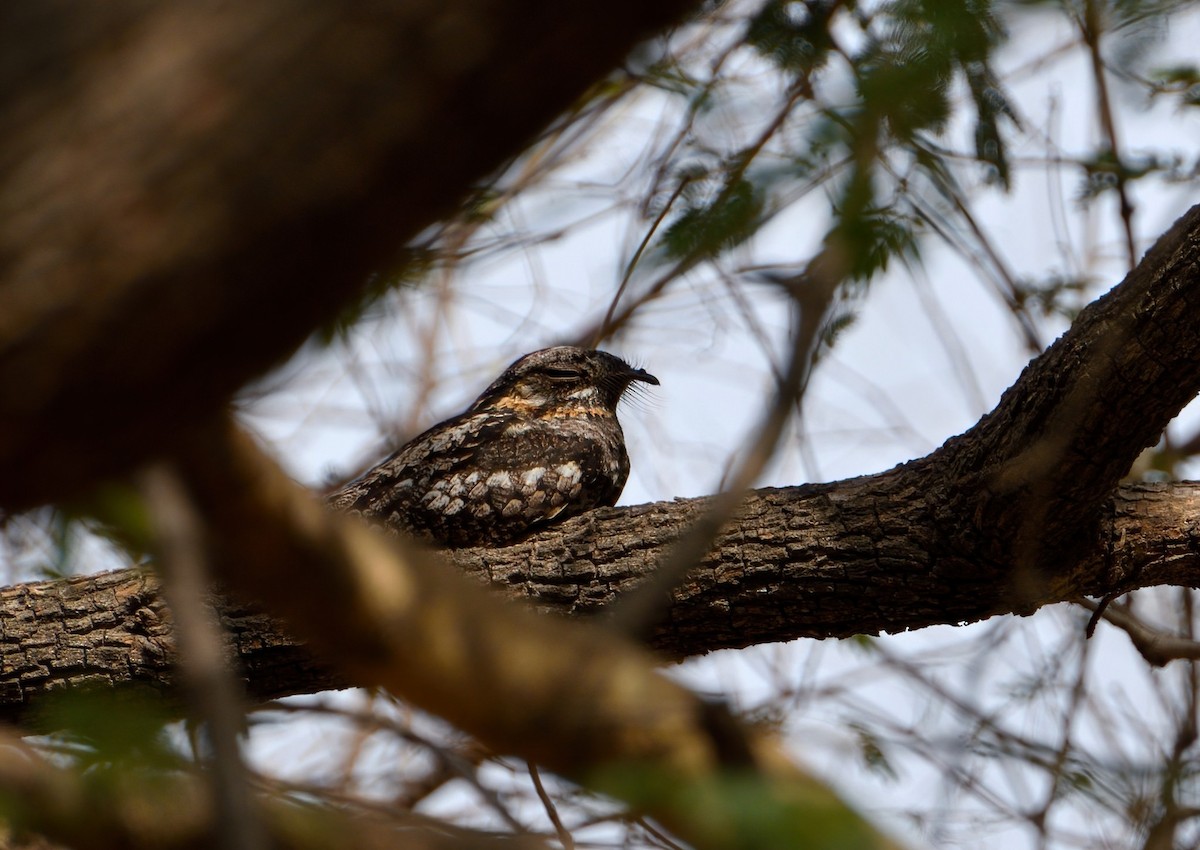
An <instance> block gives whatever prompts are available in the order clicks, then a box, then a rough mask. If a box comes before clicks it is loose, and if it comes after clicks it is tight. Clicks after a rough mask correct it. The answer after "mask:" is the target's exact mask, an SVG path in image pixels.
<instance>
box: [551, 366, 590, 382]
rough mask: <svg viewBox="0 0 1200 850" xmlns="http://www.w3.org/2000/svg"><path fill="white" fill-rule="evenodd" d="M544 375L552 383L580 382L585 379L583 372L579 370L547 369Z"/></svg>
mask: <svg viewBox="0 0 1200 850" xmlns="http://www.w3.org/2000/svg"><path fill="white" fill-rule="evenodd" d="M542 374H543V375H545V376H546V377H547V378H549V379H550V380H552V381H578V380H579V379H580V378H582V377H583V372H580V371H579V370H578V369H553V368H547V369H543V370H542Z"/></svg>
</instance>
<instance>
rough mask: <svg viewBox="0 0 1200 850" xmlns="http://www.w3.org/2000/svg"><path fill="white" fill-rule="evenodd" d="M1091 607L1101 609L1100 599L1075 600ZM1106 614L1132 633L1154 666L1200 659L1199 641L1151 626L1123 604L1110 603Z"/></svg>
mask: <svg viewBox="0 0 1200 850" xmlns="http://www.w3.org/2000/svg"><path fill="white" fill-rule="evenodd" d="M1076 601H1077V602H1078V604H1080V605H1082V606H1083V607H1084V608H1087V609H1088V610H1090V611H1097V610H1100V607H1101V606H1100V603H1097V602H1092V601H1091V600H1090V599H1079V600H1076ZM1102 616H1103V618H1104V619H1105V620H1107V621H1108V622H1110V623H1112V624H1113V625H1114V626H1116V627H1117V628H1119V629H1120V630H1121V631H1123V632H1125V634H1127V635H1129V640H1130V641H1132V642H1133V646H1134V648H1135V649H1136V650H1137V651H1138V652H1139V653H1141V655H1142V657H1143V658H1145V659H1146V662H1147V663H1149V664H1151V665H1153V666H1155V667H1164V666H1166V665H1167V664H1168V663H1169V662H1171V661H1177V660H1180V659H1190V660H1193V661H1194V660H1197V659H1200V641H1195V640H1191V639H1189V638H1185V637H1180V636H1179V635H1174V634H1170V633H1169V632H1163V631H1159V630H1158V629H1154V628H1151V627H1150V626H1147V625H1146V624H1145V623H1143V622H1142V621H1141V620H1139V619H1138V618H1137V617H1135V616H1134V615H1133V613H1132V612H1130V610H1129V609H1128V607H1126V606H1124V605H1109V606H1108V607H1107V608H1105V609H1103V614H1102Z"/></svg>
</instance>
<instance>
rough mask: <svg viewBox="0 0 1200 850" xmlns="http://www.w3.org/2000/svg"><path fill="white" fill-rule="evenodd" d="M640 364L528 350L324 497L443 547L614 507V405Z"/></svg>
mask: <svg viewBox="0 0 1200 850" xmlns="http://www.w3.org/2000/svg"><path fill="white" fill-rule="evenodd" d="M634 381H642V382H644V383H646V384H655V385H657V384H658V379H657V378H655V377H654V376H653V375H651V374H649V373H648V372H646V371H645V370H643V369H636V368H634V367H633V366H630V365H629V364H628V363H626V362H625V361H624V360H622V359H621V358H619V357H615V356H613V355H612V354H608V353H606V352H603V351H589V350H587V349H583V348H574V347H572V346H566V345H562V346H558V347H556V348H546V349H543V350H541V351H535V352H533V353H532V354H526V355H525V356H524V357H522V358H520V359H519V360H517V361H516V362H515V363H513V364H512V365H511V366H509V367H508V369H506V370H505V371H504V374H502V375H501V376H500V377H499V378H497V379H496V380H495V381H493V382H492V384H491V386H489V387H488V388H487V389H486V390H484V391H483V394H482V395H480V396H479V398H478V399H476V400H475V403H474V404H472V405H471V406H470V407H469V408H468V409H467V411H466V412H465V413H462V414H460V415H459V416H455V417H454V418H453V419H447V420H446V421H445V422H442V423H441V424H440V425H435V426H434V427H432V428H430V429H429V430H428V431H426V432H425V433H424V434H421V435H420V436H419V437H417V438H416V439H415V440H413V441H412V442H410V443H408V444H407V445H405V446H403V447H402V448H401V449H400V450H399V451H397V452H396V453H395V454H393V455H392V456H391V457H389V458H388V459H387V460H385V461H383V462H382V463H380V464H379V465H378V466H376V467H374V468H372V469H371V470H370V471H368V472H367V473H366V474H364V475H363V476H362V477H360V478H358V479H357V480H355V481H353V482H351V483H350V484H347V485H346V486H345V487H344V488H342V489H341V490H339V491H338V492H336V493H334V494H333V495H332V496H330V499H329V501H330V504H331V505H332V506H333V507H335V508H339V509H341V510H346V511H349V512H351V513H358V514H361V515H362V516H364V517H368V518H373V519H375V520H376V521H379V522H382V523H383V524H385V525H387V526H389V527H392V528H396V529H400V530H402V531H405V532H407V533H409V534H412V535H414V536H416V537H422V538H424V539H426V540H429V541H431V542H433V543H436V544H438V545H442V546H450V547H461V546H504V545H507V544H509V543H513V542H516V541H517V540H520V539H521V538H522V537H524V536H526V535H528V534H532V533H533V532H535V531H537V530H539V529H541V528H544V527H545V526H546V525H547V524H549V523H551V522H558V521H561V520H564V519H566V518H568V517H572V516H576V515H578V514H581V513H583V512H584V511H588V510H591V509H592V508H596V507H600V506H602V505H613V504H616V501H617V498H618V497H619V496H620V495H621V489H622V488H623V487H624V486H625V480H626V479H627V478H628V477H629V455H628V454H627V453H626V451H625V436H624V434H623V433H622V431H621V423H620V422H618V421H617V403H618V402H619V401H620V400H621V396H622V395H624V393H625V391H626V390H628V389H629V387H630V385H631V384H632V383H633V382H634Z"/></svg>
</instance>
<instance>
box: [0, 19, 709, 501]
mask: <svg viewBox="0 0 1200 850" xmlns="http://www.w3.org/2000/svg"><path fill="white" fill-rule="evenodd" d="M694 5H696V4H695V3H694V2H688V1H687V0H655V2H643V0H605V2H596V0H586V2H579V3H558V2H549V0H525V2H494V0H454V2H450V3H404V2H391V0H371V1H370V2H359V3H350V4H342V3H322V2H312V0H262V2H256V3H251V4H234V5H232V6H231V5H229V4H227V3H222V2H217V0H199V1H198V2H192V3H187V4H173V3H168V4H156V3H147V2H144V0H111V2H105V3H94V4H93V3H89V4H83V5H80V4H78V3H70V2H65V0H46V2H37V3H5V4H0V56H2V57H3V59H2V60H0V102H2V103H3V104H4V109H3V110H0V186H2V187H3V191H2V193H0V317H2V319H0V410H2V411H3V412H4V415H3V416H2V417H0V507H4V508H6V509H8V510H17V509H21V508H26V507H30V506H33V505H36V504H39V503H42V502H46V501H56V500H62V499H64V498H67V497H70V496H74V495H78V494H79V493H81V492H84V491H86V489H87V488H89V487H90V486H92V485H94V484H95V483H96V482H97V480H99V479H100V478H103V477H107V476H115V475H118V474H120V473H122V472H128V471H130V470H131V469H132V468H133V466H134V465H136V464H137V463H140V462H142V461H144V460H146V459H147V458H149V457H151V456H153V455H154V454H155V453H160V452H164V451H167V450H169V449H170V447H171V446H172V445H173V444H174V441H175V440H176V439H177V437H178V435H180V434H181V433H182V432H183V431H184V430H186V428H187V426H188V425H189V424H190V423H192V422H195V421H196V420H198V419H200V418H203V417H204V416H206V415H209V414H211V413H212V411H214V410H215V409H217V408H218V407H220V406H221V405H222V404H224V403H226V401H227V400H228V398H229V397H230V396H231V395H232V394H233V393H234V392H236V391H237V390H238V389H239V388H240V387H241V386H242V385H243V384H244V383H245V382H246V381H248V380H250V379H251V378H253V377H255V376H257V375H259V374H260V373H262V372H263V371H264V370H266V369H267V368H269V367H270V366H272V365H273V364H275V363H277V362H279V361H280V360H281V359H282V358H283V357H285V356H286V355H287V354H289V353H290V352H291V351H292V350H294V349H295V348H296V346H298V345H299V344H300V343H301V342H303V341H304V339H305V338H306V337H307V336H308V335H309V334H310V333H311V332H312V330H313V329H314V328H315V327H317V326H318V325H320V324H321V323H328V322H330V321H331V320H332V319H333V318H334V317H335V316H336V315H337V314H338V312H339V311H340V310H342V309H344V308H345V307H346V306H347V304H348V303H350V302H352V301H353V300H354V299H356V298H358V297H361V295H362V294H363V293H364V291H365V289H366V285H367V282H368V278H369V277H370V275H371V274H372V273H381V274H384V275H387V274H389V273H392V272H394V271H395V269H396V268H397V267H398V266H400V265H402V264H403V262H404V255H403V253H402V251H401V249H402V248H403V246H404V244H405V242H406V241H407V240H409V239H411V238H412V237H413V236H414V235H415V234H417V233H418V232H419V231H420V230H421V229H422V228H425V227H427V226H429V225H430V224H432V223H433V222H435V221H437V220H438V219H439V218H441V217H443V216H445V215H446V214H448V213H450V212H451V211H452V210H453V209H455V208H456V206H457V205H458V204H459V203H460V202H461V201H462V200H463V198H464V197H466V196H467V194H468V193H469V192H470V191H471V189H472V188H473V187H474V186H475V185H477V184H478V182H479V181H481V180H484V179H485V178H486V177H487V176H488V175H489V174H491V173H493V172H494V171H495V170H496V169H498V168H499V167H501V166H502V165H503V164H504V163H505V162H506V161H508V160H510V159H511V158H512V157H514V156H516V155H517V154H518V153H519V152H520V151H521V150H522V148H523V147H524V146H525V145H527V143H528V142H529V140H530V139H532V138H533V137H534V136H535V135H536V134H537V133H538V132H539V131H541V130H542V129H543V128H544V127H545V126H547V125H548V124H549V123H550V122H551V121H552V120H553V119H554V118H555V117H556V116H558V115H559V114H561V113H562V112H563V111H564V110H566V109H568V108H569V106H570V105H571V104H572V102H574V101H575V100H576V99H577V98H579V97H580V95H581V94H582V93H583V92H584V91H585V89H586V88H587V87H588V86H590V85H592V84H593V83H594V82H595V81H596V80H597V79H600V78H602V77H603V76H604V75H605V74H606V73H609V72H610V71H611V70H612V69H613V68H615V67H616V66H617V65H619V64H620V62H621V61H622V60H623V59H624V58H625V56H626V55H627V54H628V53H629V51H630V50H631V49H632V48H633V47H634V46H635V45H636V44H637V43H638V41H639V40H641V39H643V38H646V37H648V36H649V35H651V34H653V33H655V32H658V31H661V30H662V29H664V28H666V27H668V26H669V25H670V24H672V23H673V22H674V21H676V20H677V19H678V18H679V17H681V16H682V15H683V14H684V13H685V12H686V11H687V10H688V9H689V8H690V7H692V6H694ZM518 44H519V45H520V46H521V47H520V49H513V45H518ZM80 411H87V415H86V416H81V415H80Z"/></svg>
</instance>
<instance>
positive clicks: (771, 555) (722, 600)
mask: <svg viewBox="0 0 1200 850" xmlns="http://www.w3.org/2000/svg"><path fill="white" fill-rule="evenodd" d="M904 472H905V471H904V470H903V469H901V470H897V471H894V472H891V473H885V474H884V475H882V476H877V477H873V478H868V479H854V480H852V481H848V482H843V483H841V484H833V485H820V486H810V487H802V488H788V489H783V490H761V491H757V492H756V493H754V494H753V496H752V497H751V498H750V499H749V500H748V502H747V504H746V507H745V508H744V509H743V511H742V512H741V514H740V515H739V517H738V518H737V519H735V520H734V521H733V523H731V525H730V527H729V530H728V531H727V532H726V533H725V534H724V535H723V536H722V538H721V540H720V542H719V543H718V544H717V546H716V548H715V549H714V550H713V551H712V552H711V553H710V554H709V555H708V557H706V558H705V560H704V563H703V564H702V565H701V566H700V567H699V568H697V569H696V570H695V571H693V573H692V574H691V575H690V576H689V579H688V581H687V582H686V583H685V584H684V585H683V586H682V587H680V588H678V589H677V590H676V591H675V593H674V596H673V599H672V600H671V602H670V605H669V607H668V616H667V618H666V619H665V621H664V622H663V623H661V624H660V625H659V626H658V628H657V630H656V632H655V633H654V635H653V636H652V638H651V641H650V642H651V645H652V646H653V647H654V648H655V649H657V650H658V651H660V652H661V653H663V654H664V655H666V656H669V657H674V658H680V657H684V656H688V655H699V654H702V653H705V652H711V651H713V650H716V649H723V648H730V647H741V646H747V645H750V644H755V643H763V642H768V641H782V640H791V639H794V638H798V637H813V638H826V637H847V636H849V635H855V634H877V633H879V632H882V631H888V632H900V631H906V630H909V629H916V628H922V627H924V626H928V625H932V624H936V623H942V624H955V623H962V622H971V621H975V620H980V619H984V618H986V617H989V616H993V615H996V614H1004V613H1015V612H1016V609H1015V608H1013V607H1011V606H1010V607H1009V608H1004V607H1003V605H1002V604H1000V602H999V600H998V599H997V594H996V593H995V590H994V588H988V587H980V586H979V585H977V584H975V583H971V582H966V581H963V580H962V579H961V577H959V576H956V575H954V573H953V572H947V571H945V570H940V569H938V568H937V565H936V564H935V563H934V562H933V561H932V560H931V558H930V557H929V556H928V555H927V554H926V553H925V552H924V550H923V549H922V548H921V542H920V535H919V534H918V535H915V536H914V535H912V534H910V532H911V531H912V529H911V528H907V529H905V531H904V533H903V534H900V533H898V531H899V529H901V528H904V523H905V522H906V521H907V519H908V518H909V517H911V516H914V515H918V514H920V513H921V512H922V511H923V510H924V508H923V507H922V506H921V505H919V504H916V503H918V502H919V501H920V498H919V495H917V494H914V495H913V499H914V500H915V502H909V501H907V500H898V501H894V502H892V503H891V506H890V507H889V506H888V503H887V501H886V500H881V499H879V498H876V497H869V496H867V495H865V494H868V493H873V492H875V493H877V492H880V490H881V485H880V479H886V478H888V477H889V476H900V475H903V474H904ZM885 489H886V488H885ZM893 492H894V491H893ZM876 508H881V509H882V513H879V514H878V515H875V516H874V517H873V518H872V519H870V520H869V521H868V520H867V517H870V516H872V514H873V513H874V510H875V509H876ZM703 509H704V500H702V499H692V500H681V501H676V502H659V503H655V504H649V505H638V506H636V507H632V508H612V509H607V510H603V511H596V512H594V513H592V514H590V515H588V516H585V517H580V518H578V519H575V520H572V521H570V522H568V523H564V524H563V525H562V526H561V527H559V528H558V529H555V530H554V531H552V532H548V533H545V534H543V535H541V536H539V537H538V538H537V539H536V540H534V541H529V542H527V543H523V544H520V545H517V546H512V547H509V548H506V549H490V550H485V549H475V550H472V549H466V550H461V551H459V552H456V553H450V554H449V555H448V557H449V559H450V560H451V561H452V562H453V563H454V565H455V566H457V567H459V568H461V569H463V570H465V571H466V572H468V573H470V574H473V575H476V576H478V577H480V578H481V579H485V580H489V581H492V582H494V584H495V585H496V587H497V589H498V590H499V591H501V592H503V593H504V594H506V595H508V596H510V597H513V598H517V599H524V600H527V601H528V602H531V603H532V604H534V605H536V606H537V607H539V608H542V609H544V610H547V611H553V612H556V613H560V614H564V615H570V616H587V615H592V614H595V613H596V612H598V611H600V610H601V609H602V608H603V607H604V606H605V605H607V604H609V603H611V602H612V601H613V600H614V599H615V598H616V596H617V595H618V594H619V593H621V592H623V591H624V590H626V589H627V588H629V587H631V586H633V585H634V584H636V583H637V582H638V581H640V580H642V579H643V578H644V577H645V575H646V574H647V572H648V571H650V570H652V569H654V566H655V564H656V563H657V561H658V558H659V557H660V556H661V554H662V552H663V551H664V550H665V548H666V547H667V546H669V545H670V541H671V540H672V539H673V537H674V536H675V535H677V534H679V533H680V532H681V531H682V530H683V529H686V528H687V527H688V524H689V522H690V521H691V520H692V519H693V518H694V517H695V516H696V515H698V514H699V513H700V512H701V511H702V510H703ZM1104 513H1105V515H1106V519H1105V522H1104V528H1105V530H1104V533H1103V538H1104V540H1105V541H1106V544H1105V547H1104V549H1103V550H1102V551H1101V552H1099V553H1097V554H1096V556H1095V557H1092V558H1090V559H1089V560H1088V562H1087V563H1086V564H1084V565H1067V566H1068V567H1071V569H1070V570H1069V572H1070V573H1071V574H1072V575H1073V576H1074V577H1075V581H1074V582H1073V583H1072V584H1070V585H1065V584H1064V585H1062V586H1060V587H1058V588H1057V589H1056V591H1055V592H1054V593H1048V594H1047V595H1046V596H1045V597H1044V598H1043V599H1042V600H1040V603H1041V604H1051V603H1054V602H1063V601H1069V600H1071V599H1073V598H1076V597H1079V596H1095V597H1098V596H1103V595H1105V594H1106V593H1110V592H1114V591H1124V590H1133V589H1135V588H1139V587H1151V586H1156V585H1181V586H1192V587H1194V586H1200V542H1198V541H1200V484H1171V485H1144V484H1143V485H1136V486H1127V487H1122V488H1121V489H1120V490H1119V491H1118V492H1117V494H1116V496H1115V498H1114V499H1113V500H1112V501H1111V502H1110V503H1109V504H1108V505H1107V506H1105V509H1104ZM847 522H849V525H845V524H844V523H847ZM888 529H891V531H890V532H889V533H888V534H887V535H884V536H881V533H882V532H884V531H886V530H888ZM989 600H990V601H989ZM216 604H217V606H218V609H219V611H220V612H221V618H222V622H223V625H224V627H225V629H226V631H227V633H228V634H229V637H230V644H231V652H233V653H236V655H237V661H238V669H239V670H240V671H241V674H242V675H243V677H244V682H245V686H246V689H247V692H248V693H249V695H250V697H251V698H252V699H253V700H255V701H266V700H269V699H273V698H276V697H281V696H288V695H292V694H299V693H312V692H315V691H320V690H327V689H331V688H345V687H349V686H350V685H351V684H352V683H351V681H350V680H349V679H347V678H346V677H345V676H344V675H342V674H338V673H335V672H334V671H332V670H331V669H329V667H328V665H322V664H320V663H318V662H316V661H315V660H314V659H313V658H312V656H311V655H310V654H309V653H308V652H307V651H306V650H305V649H304V647H303V646H302V644H301V643H300V642H299V641H298V640H296V639H295V638H293V637H291V636H289V635H288V634H287V633H286V632H285V631H284V630H282V629H281V628H280V626H279V624H278V623H277V622H274V621H272V619H271V618H269V617H267V616H265V615H263V614H260V613H255V612H253V610H252V609H250V608H248V607H247V606H244V605H240V604H237V603H236V602H232V601H230V600H229V599H228V598H226V599H224V600H221V601H218V602H217V603H216ZM173 660H174V644H173V642H172V640H171V630H170V623H169V622H168V619H167V614H166V612H165V606H164V605H163V603H162V601H161V600H160V598H159V595H158V583H157V580H156V579H155V578H154V577H153V576H152V575H150V574H147V573H146V572H144V571H142V570H138V569H129V570H119V571H116V572H109V573H102V574H100V575H95V576H87V577H83V578H75V579H68V580H65V581H49V582H35V583H30V584H22V585H16V586H14V587H8V588H4V589H0V720H5V721H8V722H19V723H31V724H34V725H36V710H37V706H38V705H39V704H40V702H41V701H42V700H43V698H44V697H45V696H47V695H48V694H50V693H53V692H54V691H57V690H60V689H61V688H62V687H64V686H74V687H79V686H85V685H91V686H96V687H114V686H138V687H145V688H149V689H152V690H153V691H155V692H156V693H159V694H162V695H164V696H168V697H171V696H174V695H175V686H176V682H175V673H174V668H173V666H172V665H173Z"/></svg>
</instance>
